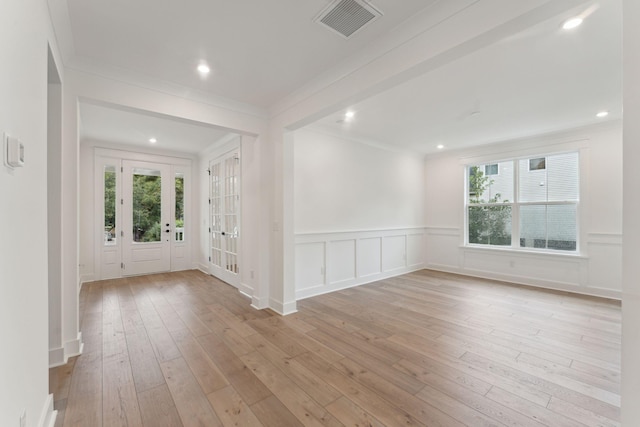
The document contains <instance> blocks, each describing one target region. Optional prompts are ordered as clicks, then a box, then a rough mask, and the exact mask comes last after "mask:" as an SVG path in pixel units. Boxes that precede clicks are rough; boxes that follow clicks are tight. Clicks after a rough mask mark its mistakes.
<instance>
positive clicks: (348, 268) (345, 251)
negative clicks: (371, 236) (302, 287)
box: [327, 239, 356, 285]
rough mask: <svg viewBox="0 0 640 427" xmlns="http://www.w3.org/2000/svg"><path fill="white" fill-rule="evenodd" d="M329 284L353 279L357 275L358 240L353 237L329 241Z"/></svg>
mask: <svg viewBox="0 0 640 427" xmlns="http://www.w3.org/2000/svg"><path fill="white" fill-rule="evenodd" d="M328 249H329V250H328V252H329V253H328V255H329V264H328V267H329V268H328V269H327V273H328V276H329V284H330V285H333V284H336V283H340V282H344V281H346V280H353V279H355V277H356V241H355V240H353V239H349V240H339V241H333V242H329V247H328Z"/></svg>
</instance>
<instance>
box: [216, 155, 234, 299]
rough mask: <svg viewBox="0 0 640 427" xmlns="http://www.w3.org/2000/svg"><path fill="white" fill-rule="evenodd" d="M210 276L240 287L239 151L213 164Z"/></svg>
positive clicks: (220, 158)
mask: <svg viewBox="0 0 640 427" xmlns="http://www.w3.org/2000/svg"><path fill="white" fill-rule="evenodd" d="M209 174H210V185H209V224H210V228H209V237H210V238H209V241H210V256H209V273H211V274H212V275H214V276H216V277H218V278H220V279H221V280H224V281H225V282H227V283H229V284H231V285H233V286H235V287H236V288H237V287H239V285H240V266H239V261H240V260H239V256H238V254H239V250H240V155H239V152H238V151H237V150H235V151H232V152H230V153H227V154H226V155H223V156H222V157H219V158H217V159H215V160H213V161H211V162H210V163H209Z"/></svg>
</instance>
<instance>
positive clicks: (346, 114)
mask: <svg viewBox="0 0 640 427" xmlns="http://www.w3.org/2000/svg"><path fill="white" fill-rule="evenodd" d="M355 115H356V113H355V112H353V111H347V112H346V113H344V117H345V118H347V119H353V118H354V117H355Z"/></svg>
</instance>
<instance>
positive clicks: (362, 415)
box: [326, 396, 386, 427]
mask: <svg viewBox="0 0 640 427" xmlns="http://www.w3.org/2000/svg"><path fill="white" fill-rule="evenodd" d="M326 408H327V411H329V412H330V413H331V414H332V415H333V416H334V417H336V419H337V420H338V421H340V422H341V423H342V424H344V425H345V426H354V427H355V426H367V427H386V426H385V425H384V424H382V423H381V422H380V421H378V420H377V419H375V418H374V417H373V415H371V414H369V413H368V412H367V411H365V410H364V409H362V408H361V407H359V406H358V405H356V404H355V403H353V402H352V401H350V400H349V399H347V398H346V397H344V396H342V397H340V398H339V399H337V400H335V401H334V402H332V403H331V404H329V405H327V407H326Z"/></svg>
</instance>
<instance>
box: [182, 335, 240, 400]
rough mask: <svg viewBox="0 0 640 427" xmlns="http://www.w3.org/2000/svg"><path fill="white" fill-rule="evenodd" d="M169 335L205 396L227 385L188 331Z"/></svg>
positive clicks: (227, 382)
mask: <svg viewBox="0 0 640 427" xmlns="http://www.w3.org/2000/svg"><path fill="white" fill-rule="evenodd" d="M171 335H172V336H173V338H174V340H175V342H176V344H177V345H178V348H179V349H180V353H182V357H183V358H184V360H186V361H187V364H188V365H189V368H190V369H191V372H192V373H193V375H194V376H195V377H196V380H197V381H198V383H199V384H200V387H201V388H202V391H203V392H204V393H205V394H209V393H211V392H214V391H216V390H219V389H221V388H224V387H226V386H228V385H229V381H227V379H226V378H225V376H224V374H223V373H222V372H221V371H220V369H219V368H218V367H217V366H216V365H215V363H213V361H212V360H211V359H210V358H209V356H208V355H207V353H206V352H205V351H204V349H203V348H202V347H201V346H200V344H199V343H198V341H197V340H196V339H195V338H194V337H193V335H191V333H190V332H189V331H175V332H173V333H172V334H171Z"/></svg>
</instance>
